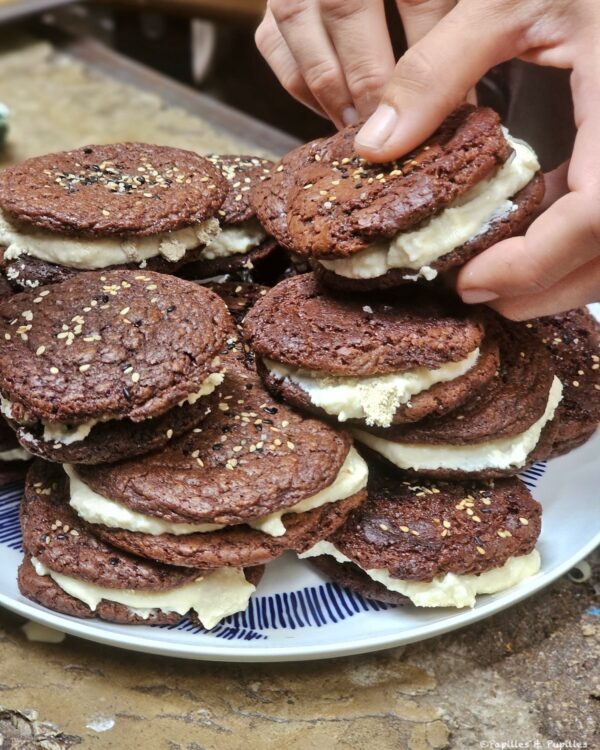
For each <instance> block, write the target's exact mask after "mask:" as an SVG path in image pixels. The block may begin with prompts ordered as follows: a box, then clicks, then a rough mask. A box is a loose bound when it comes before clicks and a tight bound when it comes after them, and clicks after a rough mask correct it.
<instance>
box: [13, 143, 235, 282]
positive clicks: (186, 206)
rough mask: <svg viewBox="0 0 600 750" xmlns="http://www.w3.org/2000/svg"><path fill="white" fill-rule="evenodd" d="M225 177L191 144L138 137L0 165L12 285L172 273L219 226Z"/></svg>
mask: <svg viewBox="0 0 600 750" xmlns="http://www.w3.org/2000/svg"><path fill="white" fill-rule="evenodd" d="M228 189H229V187H228V183H227V180H226V179H225V178H224V177H223V176H222V175H221V173H220V171H219V170H217V169H216V168H215V167H214V165H213V164H211V163H210V162H209V161H208V160H207V159H204V158H203V157H201V156H198V155H197V154H194V153H192V152H191V151H184V150H182V149H177V148H170V147H167V146H152V145H148V144H143V143H117V144H110V145H105V146H85V147H82V148H79V149H75V150H73V151H65V152H61V153H56V154H47V155H45V156H38V157H34V158H33V159H28V160H27V161H24V162H22V163H21V164H17V165H15V166H13V167H10V168H8V169H5V170H3V171H1V172H0V245H1V246H3V247H4V251H3V265H4V268H5V272H6V274H7V276H8V278H9V280H10V281H11V282H12V283H15V284H17V285H19V286H21V287H26V288H27V287H33V288H35V287H37V286H40V285H44V284H49V283H56V282H61V281H64V280H66V279H67V278H70V277H71V276H72V275H73V274H75V273H77V272H79V271H90V270H98V269H102V270H104V269H107V268H115V267H120V268H136V267H140V268H144V269H146V268H147V269H148V270H154V271H159V272H173V271H175V270H177V269H178V268H179V267H180V266H181V265H182V264H184V263H186V262H189V261H192V260H195V259H196V258H197V257H200V255H201V253H202V252H203V250H204V248H205V247H206V245H208V244H209V243H210V242H211V241H212V240H214V239H215V238H216V237H217V235H218V233H219V231H220V230H219V222H218V220H217V218H216V213H217V210H218V209H219V208H220V206H221V205H222V203H223V201H224V200H225V197H226V195H227V192H228Z"/></svg>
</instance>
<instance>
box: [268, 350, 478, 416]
mask: <svg viewBox="0 0 600 750" xmlns="http://www.w3.org/2000/svg"><path fill="white" fill-rule="evenodd" d="M478 357H479V349H475V350H474V351H472V352H471V353H470V354H469V355H468V356H467V357H465V359H462V360H460V361H459V362H448V363H447V364H444V365H442V366H441V367H438V368H437V369H435V370H428V369H427V368H426V367H416V368H414V369H413V370H407V371H406V372H395V373H390V374H388V375H373V376H371V377H364V378H350V377H335V376H331V375H327V374H326V373H323V372H310V371H308V370H302V369H300V368H296V367H289V366H287V365H284V364H281V363H280V362H274V361H273V360H270V359H265V360H264V364H265V366H266V367H267V369H268V370H269V371H270V372H272V373H273V374H274V375H275V376H276V377H278V378H281V379H284V378H286V379H287V380H289V381H291V382H292V383H295V384H296V385H299V386H300V388H302V390H303V391H304V392H305V393H306V394H307V395H308V397H309V399H310V402H311V403H312V404H314V405H315V406H318V407H320V408H321V409H324V410H325V411H326V412H327V414H331V415H332V416H336V417H337V418H338V421H339V422H345V421H346V420H347V419H362V420H364V421H365V422H366V423H367V425H369V426H374V425H375V426H378V427H389V426H390V425H391V424H392V420H393V417H394V414H395V413H396V411H397V410H398V407H399V406H401V405H402V404H407V403H408V404H409V403H410V399H411V397H412V396H414V395H416V394H417V393H421V392H422V391H426V390H427V389H428V388H431V386H432V385H435V383H443V382H447V381H449V380H454V379H455V378H458V377H460V376H461V375H464V374H465V373H466V372H467V371H468V370H470V369H471V368H472V367H473V366H474V364H475V363H476V362H477V359H478Z"/></svg>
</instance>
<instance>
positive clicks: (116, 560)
mask: <svg viewBox="0 0 600 750" xmlns="http://www.w3.org/2000/svg"><path fill="white" fill-rule="evenodd" d="M109 562H110V564H111V565H118V564H119V558H118V557H111V558H110V560H109Z"/></svg>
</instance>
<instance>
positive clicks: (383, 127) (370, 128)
mask: <svg viewBox="0 0 600 750" xmlns="http://www.w3.org/2000/svg"><path fill="white" fill-rule="evenodd" d="M398 122H399V117H398V112H397V111H396V109H395V107H391V106H390V105H389V104H380V105H379V107H377V109H376V110H375V112H373V114H372V115H371V117H369V119H368V120H367V121H366V122H365V124H364V125H363V126H362V128H361V129H360V130H359V131H358V133H357V134H356V139H355V146H356V150H357V151H358V153H359V154H361V156H365V158H369V157H370V156H377V155H378V153H379V152H380V151H381V149H382V148H383V147H384V145H385V143H386V141H388V139H389V138H390V136H391V135H392V134H393V132H394V130H395V129H396V127H397V126H398Z"/></svg>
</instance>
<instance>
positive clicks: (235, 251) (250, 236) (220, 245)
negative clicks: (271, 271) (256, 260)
mask: <svg viewBox="0 0 600 750" xmlns="http://www.w3.org/2000/svg"><path fill="white" fill-rule="evenodd" d="M266 237H267V233H266V232H265V230H264V229H263V228H262V226H261V225H260V223H259V221H258V219H250V221H245V222H243V223H242V224H236V225H235V226H224V227H223V228H222V229H221V233H220V234H219V236H218V237H217V238H216V239H214V240H213V241H212V242H210V243H209V244H208V245H207V246H206V247H205V248H204V250H203V251H202V253H201V255H202V257H203V258H205V259H206V260H214V259H215V258H227V257H229V256H230V255H244V254H246V253H248V252H250V250H254V248H255V247H258V246H259V245H260V243H261V242H263V240H265V239H266Z"/></svg>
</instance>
